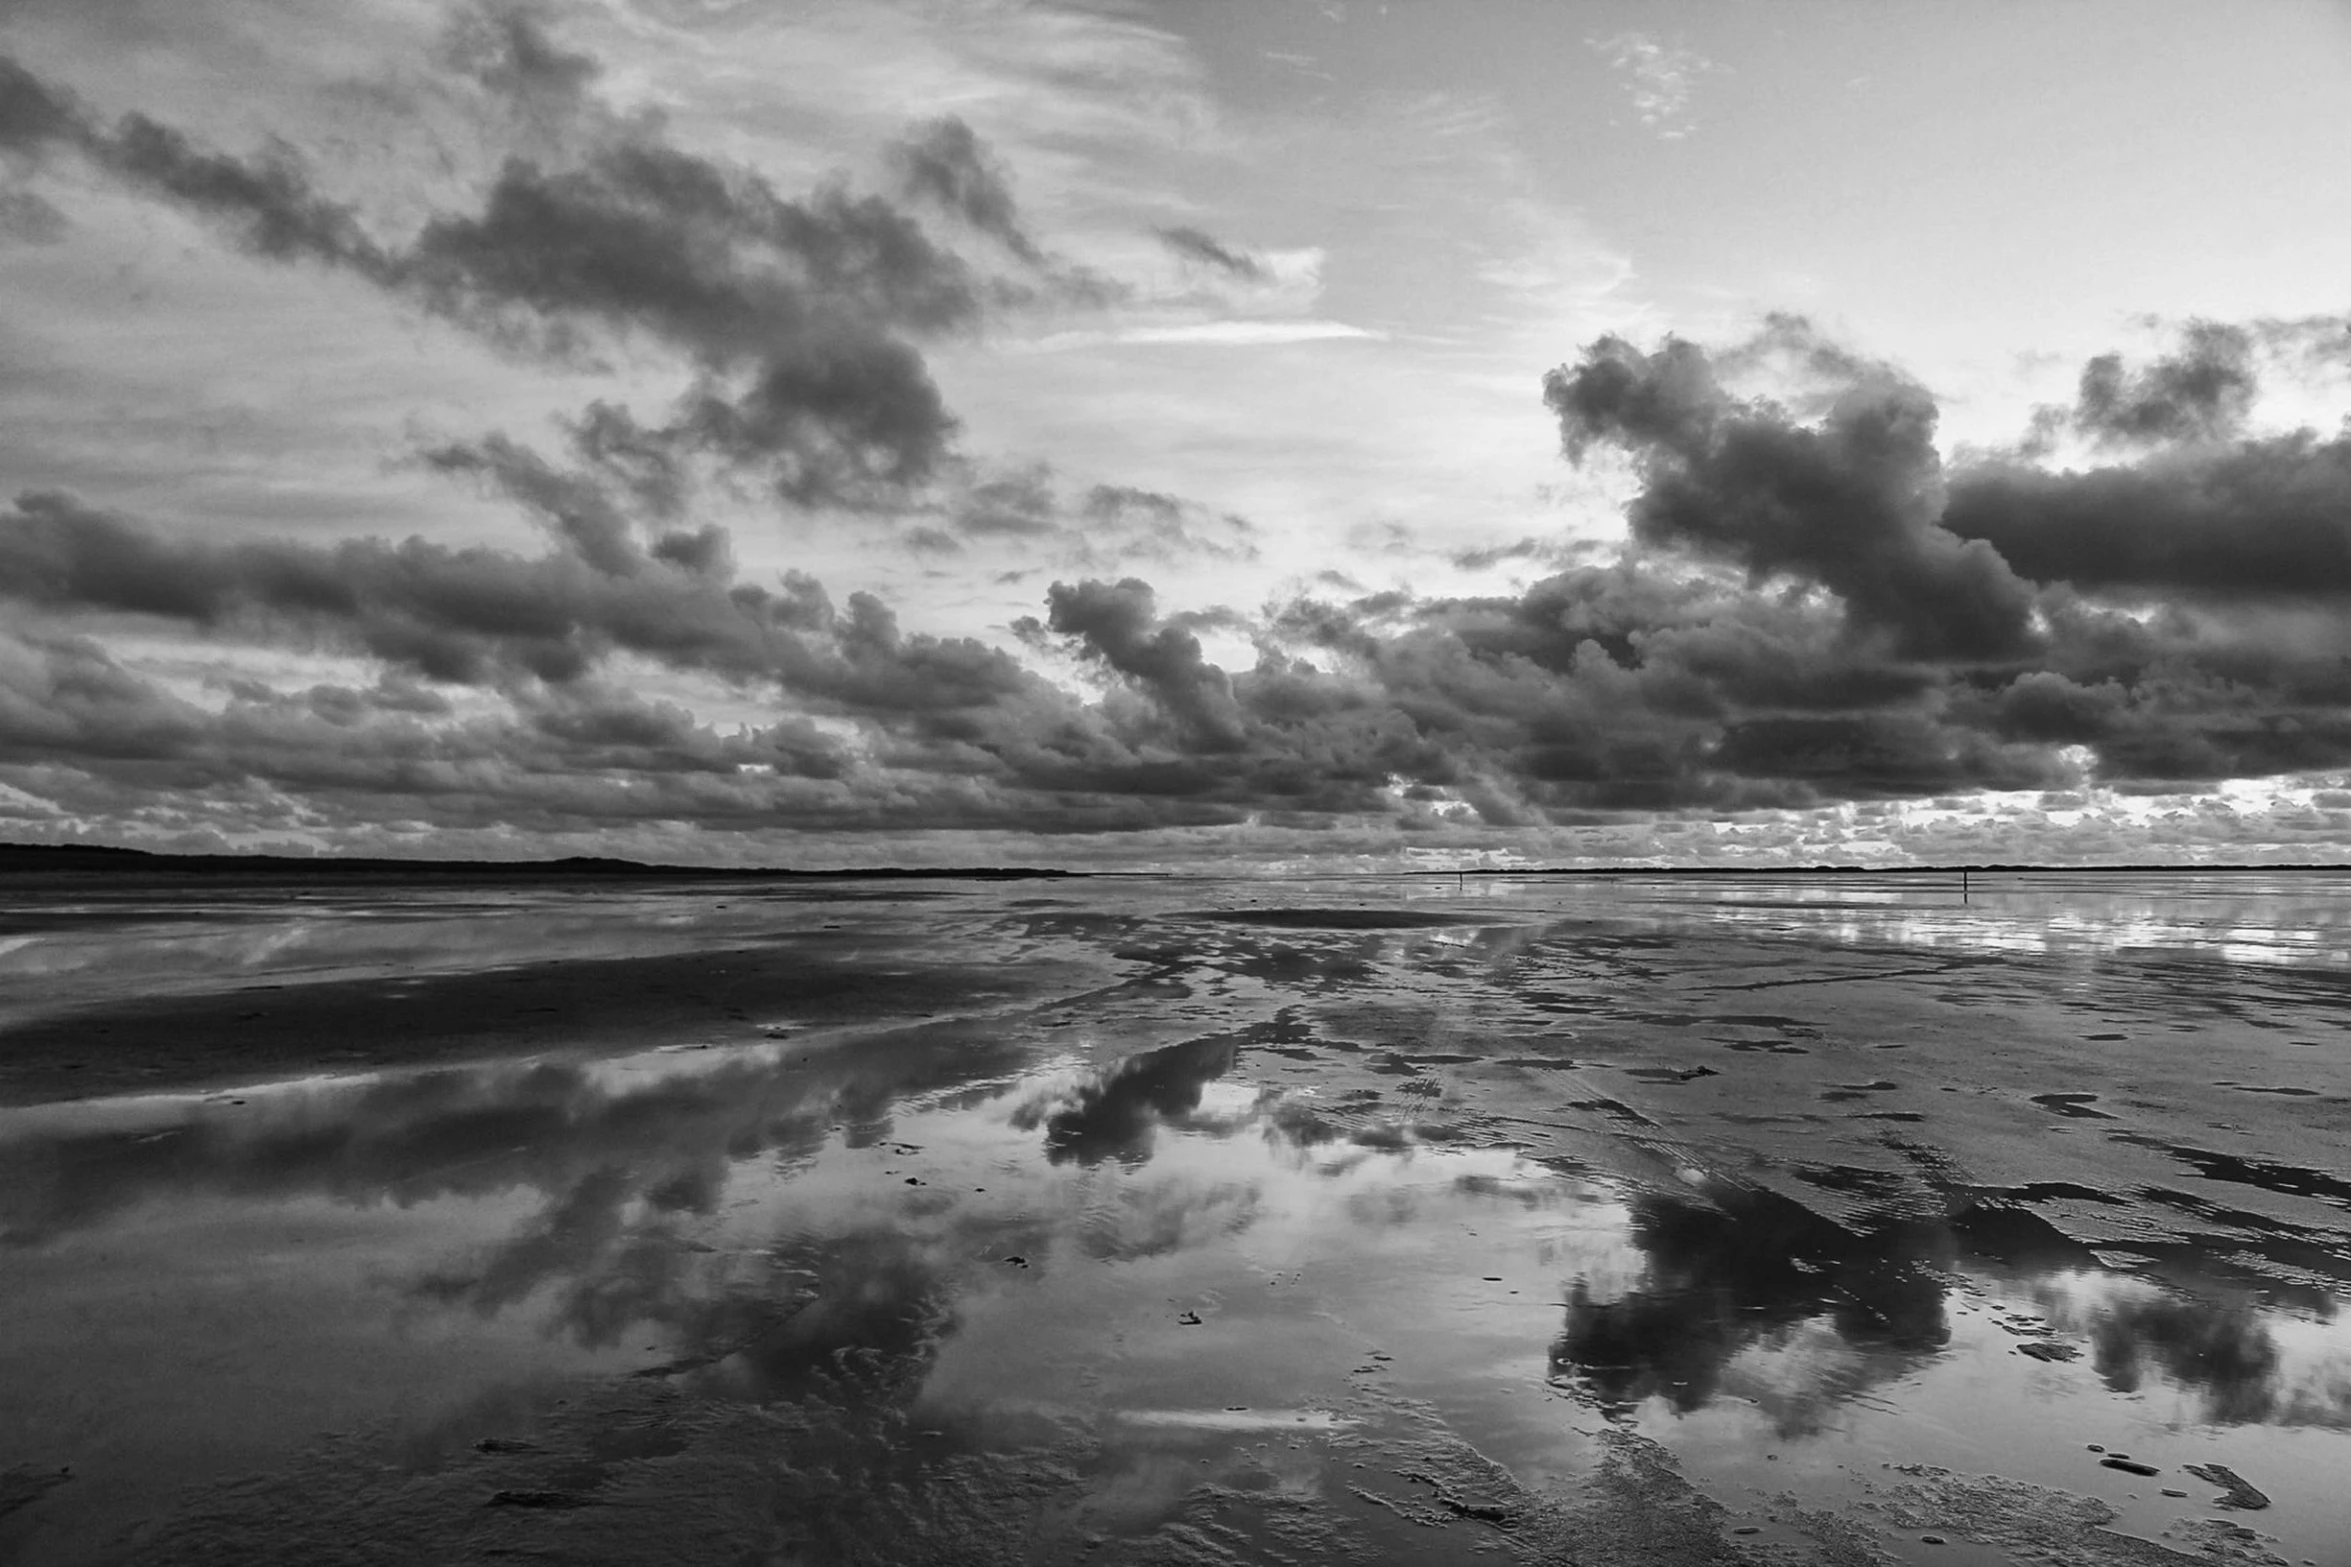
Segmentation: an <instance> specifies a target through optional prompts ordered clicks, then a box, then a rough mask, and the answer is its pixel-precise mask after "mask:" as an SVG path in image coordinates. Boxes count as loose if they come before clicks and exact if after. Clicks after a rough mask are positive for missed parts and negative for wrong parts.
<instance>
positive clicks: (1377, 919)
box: [0, 874, 2351, 1564]
mask: <svg viewBox="0 0 2351 1567" xmlns="http://www.w3.org/2000/svg"><path fill="white" fill-rule="evenodd" d="M296 891H300V892H301V895H300V896H296V895H294V894H295V892H296ZM0 930H5V932H6V933H7V934H6V935H5V937H4V938H0V949H4V950H0V1409H5V1410H7V1411H9V1418H8V1419H7V1420H6V1421H5V1422H0V1559H8V1560H18V1561H24V1562H28V1563H85V1562H113V1561H124V1562H132V1561H135V1562H151V1561H152V1562H179V1561H186V1562H210V1561H219V1562H240V1563H242V1562H333V1561H353V1562H361V1561H367V1562H373V1561H383V1562H395V1561H397V1562H411V1561H418V1560H432V1561H475V1560H481V1561H488V1560H503V1559H508V1558H510V1557H512V1556H516V1555H522V1556H526V1557H530V1558H534V1559H539V1560H551V1561H582V1562H606V1561H610V1562H625V1561H642V1560H656V1559H658V1560H671V1561H686V1562H693V1561H714V1562H717V1561H724V1562H744V1561H775V1562H874V1563H885V1562H889V1563H903V1562H929V1561H936V1562H958V1563H961V1562H990V1561H1003V1562H1025V1561H1039V1562H1078V1561H1120V1562H1125V1561H1134V1562H1200V1563H1207V1562H1228V1561H1229V1562H1244V1561H1250V1562H1253V1561H1293V1562H1301V1563H1326V1562H1328V1563H1335V1562H1370V1561H1397V1562H1436V1563H1444V1562H1455V1561H1460V1562H1467V1561H1471V1560H1478V1561H1491V1560H1505V1561H1513V1560H1515V1561H1529V1562H1544V1561H1567V1560H1573V1561H1577V1562H1582V1563H1594V1562H1627V1563H1630V1562H1652V1561H1655V1562H1724V1563H1733V1562H1755V1563H1763V1562H1811V1561H1819V1562H1836V1563H1847V1562H1850V1563H1862V1562H1880V1561H1904V1562H1937V1563H1955V1564H1958V1563H1965V1564H1973V1563H1993V1562H2026V1561H2035V1562H2046V1561H2060V1562H2074V1561H2078V1562H2087V1563H2106V1562H2114V1563H2126V1562H2127V1563H2141V1562H2178V1561H2180V1560H2183V1559H2188V1560H2197V1561H2207V1562H2209V1561H2241V1562H2267V1561H2272V1560H2275V1561H2284V1562H2287V1563H2297V1562H2302V1561H2306V1560H2307V1561H2313V1562H2324V1563H2334V1562H2340V1561H2344V1560H2347V1559H2351V1554H2347V1553H2351V1488H2346V1487H2345V1486H2344V1485H2343V1483H2342V1477H2343V1476H2344V1475H2346V1474H2351V1318H2346V1316H2345V1315H2344V1313H2343V1311H2342V1310H2341V1308H2342V1307H2343V1306H2344V1304H2345V1303H2346V1302H2351V884H2346V882H2345V881H2344V880H2342V879H2340V878H2328V877H2320V876H2290V875H2286V876H2258V875H2251V874H2241V875H2205V876H2189V875H2176V876H2174V875H2143V876H2133V877H2123V876H2105V877H2095V876H2072V877H2065V876H2049V875H2038V876H2014V875H2011V876H2005V877H1998V878H1992V879H1990V880H1989V881H1986V880H1983V879H1979V880H1978V882H1977V884H1976V886H1975V887H1974V889H1973V893H1972V897H1971V898H1970V900H1969V901H1968V902H1967V903H1965V904H1962V903H1961V902H1960V900H1959V897H1958V889H1957V888H1956V886H1955V885H1953V884H1952V883H1951V882H1950V880H1949V879H1947V878H1945V879H1929V878H1919V879H1915V880H1909V881H1897V880H1888V879H1883V878H1874V877H1873V878H1850V877H1846V878H1826V877H1823V878H1801V877H1792V878H1786V879H1757V878H1740V879H1737V880H1735V881H1734V880H1724V881H1700V880H1687V879H1669V878H1657V879H1637V878H1636V879H1619V880H1609V881H1600V882H1593V881H1582V882H1577V881H1564V880H1547V879H1542V878H1526V879H1522V880H1517V881H1501V880H1496V881H1490V882H1488V883H1486V884H1484V885H1482V886H1481V885H1478V884H1474V883H1473V884H1471V885H1470V886H1468V887H1466V888H1464V889H1459V890H1457V889H1456V888H1454V887H1453V886H1452V885H1451V884H1449V883H1447V884H1435V883H1427V882H1423V883H1407V882H1401V881H1395V882H1377V881H1328V882H1319V883H1301V884H1293V885H1287V886H1282V887H1269V886H1265V885H1260V884H1247V883H1237V882H1222V883H1220V882H1198V881H1193V882H1177V881H1141V880H1130V879H1120V880H1115V881H1094V882H1084V883H1055V884H1050V885H1040V884H1020V883H1009V884H985V883H955V882H935V883H906V884H893V885H890V886H887V887H850V886H846V885H844V886H824V885H792V886H789V887H779V888H773V889H745V888H743V887H741V886H735V885H729V886H725V887H715V888H714V887H709V886H702V887H695V886H691V885H679V886H676V887H667V888H665V887H646V886H641V885H631V886H626V887H620V886H614V887H567V888H560V889H557V888H547V889H532V888H527V887H524V888H514V887H508V888H500V889H484V888H476V889H448V888H439V889H428V888H420V889H413V890H410V891H407V892H404V893H400V894H398V895H385V894H384V893H383V892H381V891H380V890H370V891H367V892H365V893H359V892H354V891H352V890H350V889H344V890H342V891H337V890H336V889H334V888H331V887H323V886H322V887H318V888H313V889H308V890H301V889H292V890H289V889H286V888H275V889H269V890H266V891H263V890H249V891H246V892H238V891H235V890H233V889H232V890H229V891H225V892H224V891H221V890H220V889H209V890H207V891H206V892H205V893H204V895H203V901H202V902H201V903H197V902H194V901H192V900H191V899H190V897H189V895H188V894H187V893H186V892H185V891H175V890H174V889H170V888H162V887H157V888H150V889H141V888H137V887H125V886H122V885H117V886H115V887H114V888H113V890H111V891H109V892H108V893H107V894H106V895H105V896H104V897H103V898H97V897H91V898H85V899H82V900H80V901H78V902H77V901H75V900H72V899H65V898H60V897H58V896H57V895H56V894H55V893H54V891H43V892H41V893H39V894H38V895H34V894H30V893H24V892H21V891H20V892H19V893H17V894H13V895H12V894H11V892H10V891H9V889H8V888H7V886H6V885H5V884H0ZM2190 1466H2195V1468H2194V1470H2193V1471H2191V1468H2190ZM2147 1471H2152V1472H2151V1473H2150V1472H2147ZM2255 1503H2259V1504H2261V1505H2254V1504H2255Z"/></svg>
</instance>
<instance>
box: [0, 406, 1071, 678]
mask: <svg viewBox="0 0 2351 1567" xmlns="http://www.w3.org/2000/svg"><path fill="white" fill-rule="evenodd" d="M440 460H442V461H444V462H446V463H448V464H449V465H451V466H474V467H478V468H479V469H480V470H481V471H483V472H484V473H485V475H486V476H487V477H489V478H491V480H492V482H495V483H498V484H500V485H503V486H505V487H506V488H508V489H509V490H510V491H511V492H512V493H515V494H516V495H517V496H518V498H520V499H522V500H524V502H525V503H526V504H527V505H529V506H530V507H531V508H532V509H534V510H536V511H539V512H540V513H541V514H542V515H543V516H544V518H545V520H546V521H547V523H548V526H549V528H550V531H551V532H553V533H554V534H555V535H556V537H557V540H558V541H559V544H560V546H561V547H559V548H557V549H555V550H554V551H552V552H550V553H548V554H544V555H539V556H525V555H518V554H514V553H512V552H509V551H504V550H496V549H489V548H482V547H475V548H467V549H451V548H448V547H445V546H441V545H437V544H431V543H428V542H426V541H424V540H421V539H409V540H406V541H404V542H402V543H399V544H392V543H387V542H385V541H383V540H377V539H365V540H353V541H348V542H345V543H341V544H335V545H313V544H304V543H299V542H295V541H291V540H284V539H266V540H253V541H246V542H239V543H213V542H209V541H203V540H192V539H188V538H185V537H182V536H178V535H171V534H165V533H163V532H161V531H159V530H156V529H154V528H152V527H149V526H147V525H145V524H142V523H140V522H137V521H135V520H133V519H130V518H126V517H122V516H119V515H116V514H113V513H110V512H105V511H101V510H98V509H95V508H92V507H89V506H86V505H84V504H82V503H81V502H79V501H77V500H75V499H74V498H73V497H71V496H67V495H61V494H55V493H36V494H30V495H26V496H22V497H20V498H19V499H18V500H17V502H16V504H15V505H14V507H13V508H11V509H10V510H9V511H8V512H6V513H0V596H4V597H5V598H7V599H11V600H14V601H15V602H17V603H18V604H20V605H23V606H26V607H28V608H31V609H38V610H45V611H51V612H62V613H64V614H67V615H72V614H76V613H79V614H88V613H90V612H115V613H127V614H139V615H147V616H154V617H157V618H160V619H164V620H170V621H178V622H182V623H184V624H187V625H189V626H191V627H195V628H199V629H202V630H206V631H210V632H214V633H217V634H220V635H223V636H227V637H241V638H244V639H247V640H260V641H271V640H279V641H286V640H292V641H297V642H299V641H301V640H303V639H310V640H316V641H323V642H325V643H326V644H328V645H330V646H334V647H338V648H342V649H345V650H349V651H354V652H361V653H365V654H368V655H370V656H373V657H375V658H377V659H380V660H382V661H383V662H385V663H386V664H389V665H392V666H394V667H396V668H401V669H406V670H411V671H414V672H415V673H417V674H420V675H423V676H425V677H427V678H429V679H433V680H439V681H444V682H449V683H457V684H480V685H499V684H507V683H511V682H513V681H516V680H537V681H543V682H549V683H554V684H564V683H568V682H575V681H580V680H584V679H587V678H588V677H589V676H591V675H592V674H593V672H594V671H595V670H596V669H597V668H598V666H600V665H601V664H602V663H603V662H605V661H606V660H608V659H610V658H611V657H613V656H614V655H615V654H620V653H627V654H634V655H637V656H640V657H644V658H648V659H652V660H654V661H656V662H658V663H661V664H664V665H666V666H668V667H670V668H673V669H678V670H681V671H690V672H695V673H701V674H708V675H712V676H715V677H718V678H720V679H723V680H727V681H730V682H735V683H743V684H767V683H772V684H774V685H776V686H778V687H781V688H785V689H788V690H790V691H792V692H794V693H797V694H799V695H801V696H803V697H806V698H808V699H811V700H814V701H817V702H820V703H835V704H839V705H840V706H842V707H843V708H844V709H849V710H856V711H867V712H875V711H880V712H910V711H944V710H950V709H954V708H957V707H963V706H970V705H974V704H981V705H984V704H986V703H989V702H991V701H994V700H995V699H997V698H998V697H1002V696H1005V695H1009V694H1014V693H1018V692H1022V691H1026V690H1028V689H1030V686H1031V682H1032V680H1033V677H1030V676H1028V675H1026V674H1025V673H1024V672H1023V671H1022V670H1021V669H1020V668H1019V666H1018V665H1017V664H1015V663H1014V662H1013V661H1012V660H1011V659H1010V658H1008V657H1006V656H1005V655H1003V654H1001V653H996V652H993V651H991V650H988V649H985V648H982V647H980V646H979V645H977V644H974V643H969V642H953V641H948V642H942V641H940V640H938V639H935V638H929V637H919V636H917V637H908V636H905V635H903V634H902V633H900V632H899V631H898V629H897V627H896V624H895V622H894V621H893V620H892V618H891V617H890V614H889V612H888V610H886V609H885V608H883V606H882V605H881V604H879V603H878V602H877V601H875V600H873V599H871V598H869V597H866V596H864V595H857V596H854V597H852V598H851V600H850V601H849V607H848V610H847V611H846V612H845V613H844V612H841V611H837V610H836V609H835V608H834V607H833V605H832V603H831V601H830V600H829V599H828V598H827V597H826V596H825V594H824V591H823V589H822V588H821V587H819V586H818V585H817V584H816V583H815V582H814V581H813V580H811V579H809V578H807V577H804V576H799V575H797V574H793V575H788V576H787V577H786V578H785V580H784V582H783V584H782V588H781V591H776V590H771V589H768V588H764V587H761V586H759V585H757V584H754V583H746V582H737V581H734V580H733V575H732V571H731V568H729V567H728V566H727V564H726V562H725V558H724V539H723V536H719V537H716V538H713V537H711V536H710V535H707V534H677V533H672V534H668V535H663V536H662V537H661V538H660V539H659V540H658V541H657V542H656V544H655V547H654V548H653V549H652V550H644V549H640V548H639V547H638V546H637V545H636V543H635V542H634V541H633V540H631V539H629V538H627V537H625V536H624V535H622V534H621V533H620V532H619V531H618V530H617V528H616V527H615V526H614V525H613V523H612V519H611V518H609V517H608V516H607V515H605V514H603V513H602V512H600V511H599V510H598V509H597V507H598V504H599V503H598V502H597V500H596V499H595V497H594V496H593V493H592V492H588V491H585V490H583V489H582V487H581V486H580V485H579V484H578V482H577V481H576V479H567V478H566V476H564V475H562V474H561V473H559V472H557V471H555V470H552V469H549V468H547V467H545V466H544V465H543V464H539V463H537V462H536V461H535V460H534V459H529V458H528V457H527V456H526V455H525V454H521V453H518V452H516V451H514V450H513V449H512V448H509V447H498V446H493V447H488V448H484V449H481V450H478V451H470V452H463V453H459V452H447V453H443V454H441V459H440ZM681 559H682V561H683V563H681Z"/></svg>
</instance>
